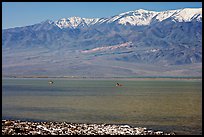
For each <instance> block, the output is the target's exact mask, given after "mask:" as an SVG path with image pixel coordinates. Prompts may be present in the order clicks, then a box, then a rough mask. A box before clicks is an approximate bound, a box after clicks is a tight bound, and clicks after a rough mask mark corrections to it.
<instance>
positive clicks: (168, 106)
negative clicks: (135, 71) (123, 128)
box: [2, 79, 202, 135]
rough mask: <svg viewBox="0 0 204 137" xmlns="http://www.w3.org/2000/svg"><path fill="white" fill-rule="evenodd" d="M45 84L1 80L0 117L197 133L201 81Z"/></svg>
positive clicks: (59, 81)
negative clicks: (118, 125) (117, 84)
mask: <svg viewBox="0 0 204 137" xmlns="http://www.w3.org/2000/svg"><path fill="white" fill-rule="evenodd" d="M48 80H49V79H3V80H2V118H3V119H5V118H7V119H21V120H47V121H67V122H73V123H109V124H129V125H132V126H143V127H148V128H152V129H154V130H155V129H156V130H164V131H173V132H176V133H177V134H199V135H200V134H202V81H201V80H65V79H54V84H51V85H50V84H48ZM116 82H119V83H122V84H123V85H124V86H122V87H116V86H115V84H116Z"/></svg>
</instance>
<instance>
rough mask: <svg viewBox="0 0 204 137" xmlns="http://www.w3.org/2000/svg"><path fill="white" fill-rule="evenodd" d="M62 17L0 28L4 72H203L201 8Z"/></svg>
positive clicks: (85, 74) (112, 73)
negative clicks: (91, 16)
mask: <svg viewBox="0 0 204 137" xmlns="http://www.w3.org/2000/svg"><path fill="white" fill-rule="evenodd" d="M189 11H191V12H190V13H189ZM200 11H201V13H200ZM153 15H154V16H153ZM126 19H127V20H126ZM145 19H146V20H145ZM140 20H142V21H143V22H142V21H141V22H140ZM58 21H59V20H58ZM61 21H63V22H62V23H61V27H60V25H59V26H57V25H56V24H55V23H57V21H54V22H53V21H51V20H46V21H43V22H41V23H37V24H34V25H30V26H25V27H17V28H11V29H3V30H2V69H3V74H6V75H8V74H9V75H29V74H33V75H36V74H39V75H54V76H58V75H62V76H63V75H71V76H72V75H73V76H76V75H77V76H96V77H98V76H99V77H100V76H108V77H109V76H113V77H114V76H158V75H160V76H175V75H176V76H189V75H191V76H200V75H201V74H202V71H201V70H202V8H198V9H191V8H190V9H189V8H185V9H179V10H170V11H163V12H154V11H147V10H143V9H139V10H135V11H129V12H124V13H121V14H118V15H115V16H111V17H109V18H96V19H91V18H89V19H87V18H81V17H70V18H69V19H68V20H67V19H66V18H64V19H62V20H61ZM67 21H70V22H67ZM134 21H136V22H134ZM128 22H129V23H128ZM138 22H139V23H141V24H143V25H138ZM150 22H151V23H150ZM58 23H59V22H58ZM97 23H98V24H97ZM131 23H132V24H131ZM59 24H60V23H59ZM144 24H145V25H144ZM147 24H149V25H147ZM62 25H65V26H66V27H64V28H63V26H62Z"/></svg>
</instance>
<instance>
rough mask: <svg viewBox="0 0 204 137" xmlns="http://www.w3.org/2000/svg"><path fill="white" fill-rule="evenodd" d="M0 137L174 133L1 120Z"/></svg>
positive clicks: (125, 127)
mask: <svg viewBox="0 0 204 137" xmlns="http://www.w3.org/2000/svg"><path fill="white" fill-rule="evenodd" d="M2 135H175V133H173V132H171V133H165V132H163V131H154V130H152V129H147V128H145V127H131V126H129V125H114V124H79V123H68V122H30V121H20V120H2Z"/></svg>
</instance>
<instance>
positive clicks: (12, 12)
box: [2, 2, 202, 29]
mask: <svg viewBox="0 0 204 137" xmlns="http://www.w3.org/2000/svg"><path fill="white" fill-rule="evenodd" d="M201 7H202V2H2V28H3V29H5V28H13V27H20V26H27V25H32V24H35V23H39V22H42V21H45V20H47V19H49V20H53V21H55V20H58V19H61V18H68V17H72V16H79V17H85V18H101V17H111V16H114V15H117V14H120V13H123V12H127V11H131V10H137V9H146V10H152V11H164V10H172V9H180V8H201Z"/></svg>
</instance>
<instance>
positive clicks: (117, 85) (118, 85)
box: [115, 83, 123, 87]
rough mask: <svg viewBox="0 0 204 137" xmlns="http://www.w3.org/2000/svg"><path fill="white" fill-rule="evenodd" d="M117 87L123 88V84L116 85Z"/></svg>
mask: <svg viewBox="0 0 204 137" xmlns="http://www.w3.org/2000/svg"><path fill="white" fill-rule="evenodd" d="M115 86H116V87H121V86H123V85H122V84H119V83H116V85H115Z"/></svg>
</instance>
